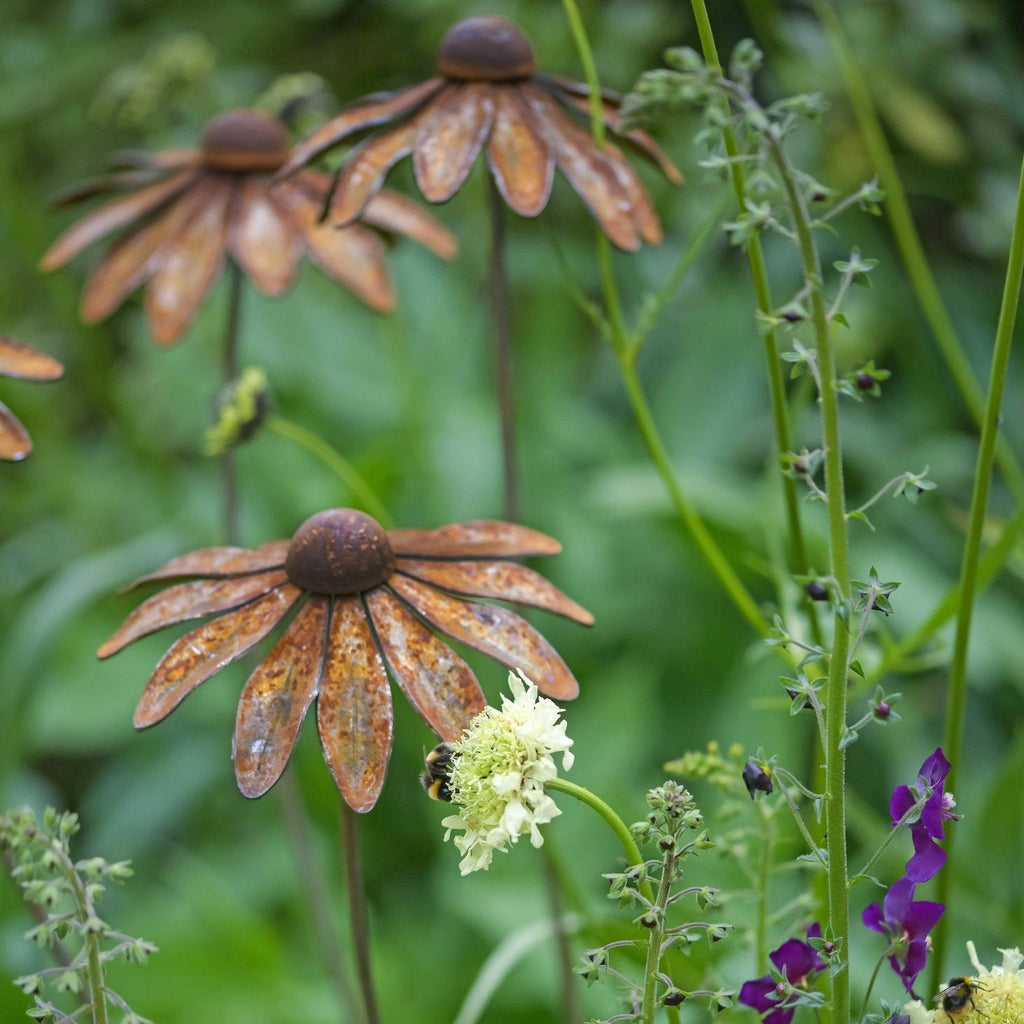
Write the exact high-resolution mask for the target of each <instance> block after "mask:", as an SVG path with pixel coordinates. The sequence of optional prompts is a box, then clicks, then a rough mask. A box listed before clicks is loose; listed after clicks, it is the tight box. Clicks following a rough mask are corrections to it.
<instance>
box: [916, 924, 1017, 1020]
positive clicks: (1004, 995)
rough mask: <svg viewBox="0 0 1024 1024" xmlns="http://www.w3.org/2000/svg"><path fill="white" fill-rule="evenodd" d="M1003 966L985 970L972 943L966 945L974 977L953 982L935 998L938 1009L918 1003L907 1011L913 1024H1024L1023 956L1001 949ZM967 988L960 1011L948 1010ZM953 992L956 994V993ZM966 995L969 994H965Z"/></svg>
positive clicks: (1014, 951) (957, 979)
mask: <svg viewBox="0 0 1024 1024" xmlns="http://www.w3.org/2000/svg"><path fill="white" fill-rule="evenodd" d="M999 952H1000V953H1002V954H1003V962H1002V963H1001V964H997V965H995V966H994V967H992V968H988V967H984V966H982V963H981V961H980V960H979V959H978V953H977V950H976V949H975V948H974V943H973V942H968V943H967V955H968V957H969V958H970V961H971V964H972V965H973V966H974V972H975V973H974V975H973V976H964V977H962V978H954V979H952V982H956V983H957V984H956V985H953V983H952V982H951V983H950V987H948V988H946V989H943V991H942V992H940V993H939V994H938V996H936V999H937V1001H938V1004H939V1005H938V1006H937V1007H935V1008H934V1009H929V1008H928V1007H926V1006H924V1005H923V1004H922V1003H921V1002H919V1001H917V1000H915V1001H914V1002H912V1003H908V1004H907V1005H906V1006H905V1007H904V1012H905V1013H906V1014H908V1015H909V1017H910V1024H950V1022H951V1021H954V1020H955V1021H956V1022H957V1024H983V1022H984V1024H1019V1022H1020V1021H1024V970H1022V969H1021V964H1022V963H1024V953H1021V951H1020V950H1019V949H1018V948H1017V947H1014V948H1013V949H1000V950H999ZM964 986H966V987H967V988H968V990H969V993H970V998H969V999H967V1000H966V1005H965V1006H963V1008H962V1009H961V1008H960V1007H959V1006H957V1008H956V1009H950V1008H949V1007H948V1006H946V1001H947V1000H948V999H949V998H951V997H952V998H955V999H957V1000H958V1001H959V999H960V998H961V995H960V990H961V989H962V988H963V987H964ZM954 988H955V989H956V990H957V991H956V992H954ZM964 994H966V993H964Z"/></svg>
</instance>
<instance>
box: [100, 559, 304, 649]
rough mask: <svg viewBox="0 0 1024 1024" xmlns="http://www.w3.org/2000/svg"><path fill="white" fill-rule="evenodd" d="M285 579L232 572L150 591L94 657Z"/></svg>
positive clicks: (232, 605)
mask: <svg viewBox="0 0 1024 1024" xmlns="http://www.w3.org/2000/svg"><path fill="white" fill-rule="evenodd" d="M286 580H287V577H286V576H285V574H284V571H283V570H281V569H278V570H276V571H274V572H265V573H257V574H256V575H253V576H234V577H228V578H226V579H212V580H194V581H193V582H191V583H179V584H178V585H177V586H176V587H168V589H167V590H162V591H160V593H159V594H154V595H153V596H152V597H151V598H149V599H148V600H146V601H143V602H142V604H140V605H139V607H138V608H136V609H135V611H133V612H132V613H131V615H129V616H128V618H127V619H125V620H124V622H123V623H122V624H121V626H120V628H119V629H118V630H117V632H116V633H115V634H114V635H113V636H112V637H111V638H110V639H109V640H108V641H107V642H106V643H105V644H103V646H102V647H101V648H100V649H99V650H98V651H97V652H96V657H97V658H109V657H110V656H111V655H112V654H117V652H118V651H120V650H121V649H122V648H124V647H127V646H128V644H130V643H133V642H134V641H135V640H138V639H139V638H140V637H144V636H148V635H149V634H150V633H155V632H156V631H157V630H159V629H163V628H164V627H166V626H171V625H173V624H174V623H176V622H185V621H186V620H187V619H199V618H202V617H203V616H204V615H213V614H214V613H215V612H223V611H227V610H228V609H229V608H237V607H239V605H243V604H247V603H248V602H249V601H252V600H253V599H254V598H257V597H260V596H262V595H263V594H265V593H267V591H269V590H273V589H274V588H275V587H279V586H280V585H281V584H282V583H284V582H285V581H286Z"/></svg>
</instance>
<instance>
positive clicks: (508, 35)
mask: <svg viewBox="0 0 1024 1024" xmlns="http://www.w3.org/2000/svg"><path fill="white" fill-rule="evenodd" d="M437 70H438V71H439V72H440V73H441V74H442V75H444V77H445V78H455V79H465V80H468V81H487V82H510V81H513V80H514V79H516V78H526V77H528V76H529V75H532V74H533V73H534V71H536V70H537V61H536V60H535V59H534V56H533V49H532V47H531V46H530V41H529V40H528V39H527V38H526V36H524V35H523V33H522V31H521V30H520V29H519V28H517V27H516V26H515V25H513V24H512V22H511V21H506V20H505V19H504V18H495V17H481V18H466V20H465V21H460V22H458V24H456V25H453V26H452V27H451V28H450V29H448V31H447V32H446V33H445V36H444V38H443V39H442V40H441V47H440V49H439V50H438V53H437Z"/></svg>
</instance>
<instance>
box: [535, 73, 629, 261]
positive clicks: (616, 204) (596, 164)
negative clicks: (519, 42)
mask: <svg viewBox="0 0 1024 1024" xmlns="http://www.w3.org/2000/svg"><path fill="white" fill-rule="evenodd" d="M519 89H520V93H521V95H522V96H524V97H525V98H526V100H527V102H528V103H529V104H530V109H531V110H532V112H533V114H534V118H535V123H536V125H537V128H538V131H540V132H541V134H542V135H543V136H544V139H545V140H546V141H547V143H548V145H549V146H550V147H551V150H552V152H553V153H554V156H555V162H556V163H557V164H558V167H559V169H560V170H561V171H562V173H563V174H564V175H565V176H566V178H567V179H568V180H569V184H570V185H572V187H573V188H574V189H575V190H576V192H577V193H578V194H579V196H580V198H581V199H582V200H583V201H584V202H585V203H586V204H587V206H588V207H590V212H591V213H593V215H594V216H595V217H596V218H597V221H598V223H599V224H600V225H601V229H602V230H603V231H604V233H605V234H606V235H607V236H608V237H609V238H610V239H611V240H612V241H613V242H614V243H615V244H616V245H617V246H619V248H621V249H626V250H628V251H633V250H636V249H638V248H639V247H640V237H639V235H638V234H637V229H636V224H635V223H634V217H633V212H632V208H631V205H630V201H629V199H630V197H629V196H628V195H627V193H626V190H625V189H624V188H623V186H622V183H621V182H620V180H619V176H618V175H617V174H616V172H615V169H614V167H613V166H612V157H611V156H609V155H607V154H606V153H601V152H600V151H598V150H597V149H596V148H595V146H594V141H593V139H592V138H591V137H590V133H589V132H588V131H586V129H584V128H583V127H582V126H581V125H579V124H577V123H576V121H574V120H573V119H572V118H571V117H570V116H569V115H568V114H567V113H566V112H565V111H564V110H563V109H562V108H561V106H559V104H558V103H557V102H555V100H554V99H552V98H551V96H549V95H548V93H547V92H545V91H544V90H543V89H542V88H540V87H539V86H537V85H534V84H532V83H530V82H524V83H522V85H520V87H519ZM619 159H620V160H621V159H622V157H621V156H620V157H619Z"/></svg>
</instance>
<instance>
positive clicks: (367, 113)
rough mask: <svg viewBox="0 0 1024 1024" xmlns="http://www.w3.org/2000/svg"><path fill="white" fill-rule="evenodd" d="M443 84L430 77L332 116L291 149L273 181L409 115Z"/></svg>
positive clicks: (369, 98) (367, 98)
mask: <svg viewBox="0 0 1024 1024" xmlns="http://www.w3.org/2000/svg"><path fill="white" fill-rule="evenodd" d="M442 84H443V82H442V79H440V78H431V79H428V80H427V81H426V82H421V83H420V84H419V85H411V86H409V87H408V88H406V89H399V90H398V91H397V92H389V93H377V94H375V95H373V96H367V97H366V98H365V100H364V101H363V102H361V103H358V104H356V105H354V106H351V107H349V108H348V109H347V110H343V111H342V112H341V113H340V114H338V116H337V117H332V118H331V120H330V121H328V122H327V123H326V124H323V125H321V126H320V127H319V128H317V130H316V131H315V132H313V133H312V134H311V135H310V136H309V137H308V138H307V139H304V140H303V141H302V142H300V143H299V144H298V145H297V146H296V147H295V148H294V149H293V150H292V155H291V156H290V157H289V158H288V162H287V163H286V164H285V165H284V166H283V167H282V168H281V169H280V170H279V171H278V172H277V175H276V176H275V177H276V179H277V180H280V179H281V178H283V177H285V176H287V175H289V174H292V173H294V172H295V171H296V170H298V169H299V168H300V167H301V166H302V165H303V164H307V163H309V162H310V161H311V160H315V159H316V158H317V157H318V156H320V154H321V153H326V152H327V150H329V149H331V148H332V147H333V146H335V145H337V144H338V143H339V142H341V140H342V139H344V138H346V137H347V136H349V135H351V134H352V133H353V132H358V131H362V130H363V129H364V128H373V127H374V126H375V125H379V124H384V123H385V122H386V121H390V120H392V119H393V118H397V117H402V116H403V115H405V114H408V113H410V112H412V111H413V110H415V109H416V107H418V106H419V105H420V104H421V103H424V102H425V101H426V100H427V99H429V98H430V97H431V96H432V95H433V94H434V93H435V92H437V90H438V89H440V88H441V86H442Z"/></svg>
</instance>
